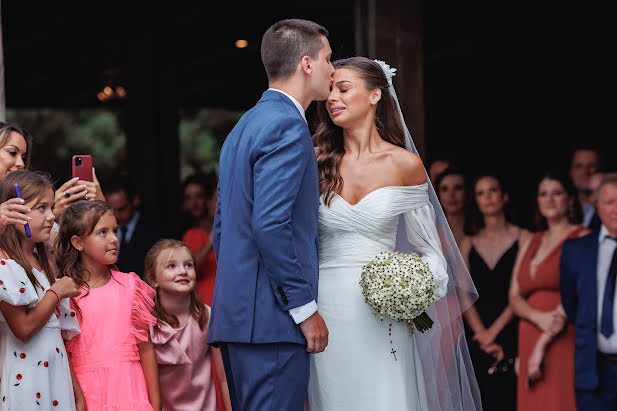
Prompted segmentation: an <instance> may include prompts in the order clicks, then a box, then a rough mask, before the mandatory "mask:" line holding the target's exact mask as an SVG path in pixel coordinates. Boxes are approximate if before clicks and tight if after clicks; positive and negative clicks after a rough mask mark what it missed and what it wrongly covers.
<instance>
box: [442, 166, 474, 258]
mask: <svg viewBox="0 0 617 411" xmlns="http://www.w3.org/2000/svg"><path fill="white" fill-rule="evenodd" d="M465 180H466V179H465V174H464V173H463V171H462V170H459V169H458V168H455V167H448V168H447V169H446V170H445V171H443V172H442V173H441V174H440V175H439V176H438V177H437V179H436V180H435V181H434V185H435V191H436V193H437V197H439V202H440V203H441V206H442V207H443V211H444V213H445V215H446V218H447V220H448V225H449V226H450V229H451V230H452V234H453V235H454V239H455V240H456V243H457V244H458V245H459V247H460V244H461V241H462V239H463V237H464V236H465V230H466V229H467V227H466V225H467V224H466V222H467V215H468V211H467V208H468V204H467V192H466V191H467V186H466V181H465Z"/></svg>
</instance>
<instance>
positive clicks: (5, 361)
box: [0, 171, 85, 410]
mask: <svg viewBox="0 0 617 411" xmlns="http://www.w3.org/2000/svg"><path fill="white" fill-rule="evenodd" d="M15 184H18V186H19V188H20V191H21V195H22V197H23V200H24V203H23V204H24V205H25V206H26V207H27V208H28V209H29V210H30V211H29V212H27V217H28V226H27V227H28V231H26V226H24V224H21V223H20V224H17V225H7V226H6V227H5V231H4V233H3V234H2V235H0V410H57V409H61V410H75V409H77V410H83V409H85V399H84V396H83V393H82V391H81V389H80V387H79V384H78V383H77V380H76V379H75V377H74V375H73V374H72V372H71V369H70V366H69V362H68V359H67V356H66V350H65V347H64V341H63V337H64V338H66V339H68V338H71V337H73V336H75V335H76V334H79V324H78V322H77V318H76V314H75V311H73V310H72V309H71V307H70V303H69V300H68V297H75V296H77V295H79V290H78V289H77V287H76V285H75V282H74V281H73V280H72V279H70V278H61V279H59V280H56V279H55V276H54V271H53V268H52V267H53V265H52V264H51V263H50V261H49V259H48V255H47V252H46V247H45V242H46V241H48V240H49V236H50V231H51V227H52V224H53V222H54V218H55V217H54V214H53V212H52V207H53V205H54V191H53V186H52V184H51V182H50V181H49V179H48V178H47V177H45V176H44V175H42V174H38V173H34V172H31V171H14V172H12V173H10V174H9V175H7V176H6V177H5V178H4V179H2V182H0V203H3V202H5V201H7V200H9V199H11V198H15V197H18V195H17V192H16V191H17V190H16V188H15ZM27 232H29V233H30V235H28V234H27ZM76 403H77V407H76Z"/></svg>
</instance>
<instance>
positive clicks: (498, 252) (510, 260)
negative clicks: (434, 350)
mask: <svg viewBox="0 0 617 411" xmlns="http://www.w3.org/2000/svg"><path fill="white" fill-rule="evenodd" d="M471 189H472V194H473V199H474V201H473V202H472V213H473V214H472V216H473V217H474V220H475V223H474V225H473V226H474V228H475V232H474V233H473V235H471V236H468V237H465V238H464V239H463V240H462V242H461V254H462V255H463V258H464V259H465V261H466V263H467V266H468V267H469V272H470V274H471V277H472V279H473V282H474V284H475V286H476V289H477V290H478V294H479V298H478V300H477V301H476V303H475V304H474V305H473V306H471V307H470V308H469V309H468V310H467V311H466V312H465V314H464V318H465V320H466V323H467V325H468V327H467V335H468V339H469V351H470V354H471V359H472V362H473V364H474V370H475V371H476V378H477V380H478V385H479V386H480V392H481V394H482V406H483V409H484V410H504V409H511V410H514V409H515V407H516V374H515V372H514V358H515V357H516V351H517V348H516V343H517V322H516V321H515V317H514V314H513V312H512V309H511V308H510V306H509V304H508V289H509V285H510V282H511V277H512V269H513V267H514V261H515V258H516V254H517V252H518V249H519V247H520V245H521V244H524V243H525V242H527V241H528V239H529V237H530V236H531V233H530V232H529V231H527V230H526V229H524V228H521V227H519V226H516V225H514V224H513V223H511V222H510V221H509V219H508V217H507V214H506V206H507V203H508V201H509V195H508V193H507V191H506V190H505V188H504V186H503V183H502V182H501V180H500V179H499V177H497V176H496V175H493V174H490V173H487V174H481V175H479V176H477V177H476V179H475V181H474V183H473V185H472V186H471Z"/></svg>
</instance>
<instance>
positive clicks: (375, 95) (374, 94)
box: [371, 88, 381, 106]
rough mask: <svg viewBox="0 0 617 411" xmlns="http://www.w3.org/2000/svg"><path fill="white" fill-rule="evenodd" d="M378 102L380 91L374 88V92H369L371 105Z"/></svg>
mask: <svg viewBox="0 0 617 411" xmlns="http://www.w3.org/2000/svg"><path fill="white" fill-rule="evenodd" d="M379 100H381V89H380V88H376V89H375V90H373V91H371V104H372V105H373V106H374V105H375V104H377V103H378V102H379Z"/></svg>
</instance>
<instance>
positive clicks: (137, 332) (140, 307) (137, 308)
mask: <svg viewBox="0 0 617 411" xmlns="http://www.w3.org/2000/svg"><path fill="white" fill-rule="evenodd" d="M129 275H130V276H131V280H132V282H133V287H134V288H133V299H132V301H131V328H130V332H131V335H133V337H134V338H135V344H139V343H141V342H144V341H148V335H149V332H150V326H153V325H155V324H156V318H155V317H154V316H153V315H152V312H153V309H154V296H155V295H156V291H154V290H153V289H152V287H150V286H149V285H148V284H146V283H145V282H144V281H143V280H142V279H141V278H139V277H138V276H137V274H135V273H130V274H129Z"/></svg>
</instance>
